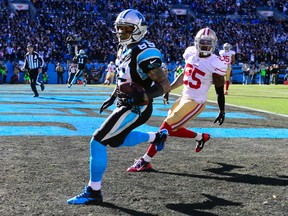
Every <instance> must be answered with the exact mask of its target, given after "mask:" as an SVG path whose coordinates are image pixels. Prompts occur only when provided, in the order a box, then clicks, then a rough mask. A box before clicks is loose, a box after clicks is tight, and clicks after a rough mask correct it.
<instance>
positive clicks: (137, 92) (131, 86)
mask: <svg viewBox="0 0 288 216" xmlns="http://www.w3.org/2000/svg"><path fill="white" fill-rule="evenodd" d="M119 91H120V92H123V93H125V94H128V95H130V96H132V97H134V98H136V99H138V100H139V101H141V102H140V103H139V104H136V105H147V104H148V103H149V98H148V96H147V94H146V93H145V89H144V88H143V87H142V86H141V85H139V84H138V83H135V82H123V83H121V84H120V85H119Z"/></svg>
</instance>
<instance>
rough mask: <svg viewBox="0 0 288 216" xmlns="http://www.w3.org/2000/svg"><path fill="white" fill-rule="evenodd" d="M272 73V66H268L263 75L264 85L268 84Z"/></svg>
mask: <svg viewBox="0 0 288 216" xmlns="http://www.w3.org/2000/svg"><path fill="white" fill-rule="evenodd" d="M272 71H273V65H270V66H269V67H267V70H266V74H265V82H264V83H265V84H266V85H269V84H270V76H271V74H272Z"/></svg>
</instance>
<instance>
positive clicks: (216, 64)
mask: <svg viewBox="0 0 288 216" xmlns="http://www.w3.org/2000/svg"><path fill="white" fill-rule="evenodd" d="M212 57H213V59H212V60H211V65H212V67H213V68H214V71H215V73H217V74H219V75H222V76H224V75H225V74H226V72H227V68H228V65H227V63H226V62H225V61H221V60H220V57H219V56H216V55H213V56H212Z"/></svg>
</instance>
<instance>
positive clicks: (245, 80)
mask: <svg viewBox="0 0 288 216" xmlns="http://www.w3.org/2000/svg"><path fill="white" fill-rule="evenodd" d="M249 71H250V65H249V64H248V63H244V64H243V65H242V73H243V85H247V84H248V77H249Z"/></svg>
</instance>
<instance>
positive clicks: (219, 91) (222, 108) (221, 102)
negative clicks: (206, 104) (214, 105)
mask: <svg viewBox="0 0 288 216" xmlns="http://www.w3.org/2000/svg"><path fill="white" fill-rule="evenodd" d="M215 90H216V93H217V102H218V106H219V109H220V111H221V112H224V111H225V96H224V86H218V87H216V86H215Z"/></svg>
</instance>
